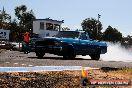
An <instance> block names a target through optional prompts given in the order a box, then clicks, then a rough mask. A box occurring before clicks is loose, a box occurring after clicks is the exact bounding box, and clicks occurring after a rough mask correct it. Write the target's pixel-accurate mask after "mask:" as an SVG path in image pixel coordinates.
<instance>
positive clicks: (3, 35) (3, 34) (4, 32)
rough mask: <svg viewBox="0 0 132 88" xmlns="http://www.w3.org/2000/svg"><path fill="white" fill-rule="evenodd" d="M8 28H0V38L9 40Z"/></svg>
mask: <svg viewBox="0 0 132 88" xmlns="http://www.w3.org/2000/svg"><path fill="white" fill-rule="evenodd" d="M9 34H10V30H4V29H0V40H9Z"/></svg>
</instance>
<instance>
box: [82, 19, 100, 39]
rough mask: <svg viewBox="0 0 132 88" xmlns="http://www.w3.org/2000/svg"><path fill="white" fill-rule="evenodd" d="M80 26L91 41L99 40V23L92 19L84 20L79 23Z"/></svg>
mask: <svg viewBox="0 0 132 88" xmlns="http://www.w3.org/2000/svg"><path fill="white" fill-rule="evenodd" d="M81 26H82V28H83V30H84V31H86V32H88V33H89V34H90V38H92V39H100V38H101V30H102V24H101V22H100V21H98V20H96V19H94V18H86V19H85V20H83V22H82V23H81Z"/></svg>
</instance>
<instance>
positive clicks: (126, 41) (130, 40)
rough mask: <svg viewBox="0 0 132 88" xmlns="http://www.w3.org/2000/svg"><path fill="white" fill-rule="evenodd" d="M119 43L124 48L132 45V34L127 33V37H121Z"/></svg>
mask: <svg viewBox="0 0 132 88" xmlns="http://www.w3.org/2000/svg"><path fill="white" fill-rule="evenodd" d="M121 44H122V45H123V46H125V47H126V48H129V47H131V46H132V36H130V35H128V36H127V37H123V38H122V41H121Z"/></svg>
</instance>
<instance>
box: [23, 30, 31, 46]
mask: <svg viewBox="0 0 132 88" xmlns="http://www.w3.org/2000/svg"><path fill="white" fill-rule="evenodd" d="M29 41H30V33H29V32H26V33H24V42H25V43H27V44H28V43H29Z"/></svg>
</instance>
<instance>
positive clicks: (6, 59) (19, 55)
mask: <svg viewBox="0 0 132 88" xmlns="http://www.w3.org/2000/svg"><path fill="white" fill-rule="evenodd" d="M18 66H20V67H30V66H86V67H97V68H101V67H118V68H122V67H129V68H132V62H121V61H102V60H99V61H95V60H91V59H90V58H88V59H84V58H79V57H77V58H75V59H74V60H66V59H63V58H62V57H61V56H55V55H52V54H46V55H45V56H44V57H43V59H37V57H36V55H35V53H34V52H31V53H29V54H24V53H23V52H19V51H9V50H7V51H2V52H1V53H0V67H18Z"/></svg>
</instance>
